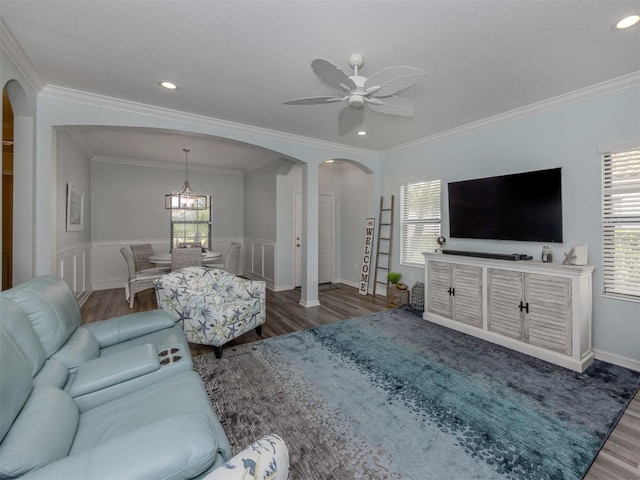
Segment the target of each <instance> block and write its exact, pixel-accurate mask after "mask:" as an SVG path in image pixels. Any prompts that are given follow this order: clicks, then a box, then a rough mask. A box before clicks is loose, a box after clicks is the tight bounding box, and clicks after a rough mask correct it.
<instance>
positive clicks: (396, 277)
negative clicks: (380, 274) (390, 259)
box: [387, 272, 407, 290]
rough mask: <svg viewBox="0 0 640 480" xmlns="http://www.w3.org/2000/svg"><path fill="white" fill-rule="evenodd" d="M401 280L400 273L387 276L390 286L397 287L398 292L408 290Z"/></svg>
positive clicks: (390, 273) (391, 273)
mask: <svg viewBox="0 0 640 480" xmlns="http://www.w3.org/2000/svg"><path fill="white" fill-rule="evenodd" d="M400 278H402V274H401V273H398V272H389V274H388V275H387V280H389V283H390V284H392V285H395V286H396V288H397V289H398V290H406V289H407V286H406V285H405V284H404V283H402V282H401V281H400Z"/></svg>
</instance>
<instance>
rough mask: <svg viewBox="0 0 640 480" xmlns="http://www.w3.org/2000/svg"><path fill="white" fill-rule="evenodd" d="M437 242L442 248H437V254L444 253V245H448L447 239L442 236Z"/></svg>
mask: <svg viewBox="0 0 640 480" xmlns="http://www.w3.org/2000/svg"><path fill="white" fill-rule="evenodd" d="M436 242H438V245H440V248H436V253H442V248H443V247H444V244H445V243H447V239H446V238H444V237H443V236H442V235H440V236H439V237H438V238H437V239H436Z"/></svg>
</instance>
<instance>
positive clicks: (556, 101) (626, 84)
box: [380, 71, 640, 155]
mask: <svg viewBox="0 0 640 480" xmlns="http://www.w3.org/2000/svg"><path fill="white" fill-rule="evenodd" d="M637 86H640V71H637V72H633V73H629V74H627V75H623V76H622V77H618V78H614V79H612V80H607V81H605V82H602V83H597V84H595V85H592V86H590V87H585V88H581V89H579V90H575V91H573V92H570V93H566V94H563V95H559V96H557V97H553V98H549V99H547V100H543V101H540V102H537V103H533V104H531V105H527V106H525V107H521V108H516V109H514V110H510V111H508V112H504V113H500V114H498V115H495V116H493V117H488V118H485V119H482V120H478V121H477V122H472V123H468V124H466V125H462V126H460V127H456V128H452V129H451V130H447V131H445V132H441V133H436V134H434V135H430V136H428V137H424V138H421V139H419V140H416V141H413V142H408V143H405V144H403V145H400V146H397V147H393V148H389V149H386V150H383V151H382V152H380V153H381V155H390V154H396V153H400V152H404V151H409V150H414V149H416V148H420V147H422V146H425V145H428V144H430V143H435V142H440V141H442V140H445V139H447V138H451V137H456V136H458V135H461V134H463V133H469V132H472V131H475V130H480V129H483V128H489V127H494V126H497V125H500V124H503V123H507V122H511V121H513V120H517V119H520V118H524V117H529V116H531V115H536V114H539V113H542V112H546V111H549V110H554V109H556V108H560V107H564V106H566V105H571V104H573V103H578V102H581V101H583V100H587V99H590V98H594V97H598V96H601V95H607V94H609V93H613V92H616V91H618V90H624V89H626V88H631V87H637Z"/></svg>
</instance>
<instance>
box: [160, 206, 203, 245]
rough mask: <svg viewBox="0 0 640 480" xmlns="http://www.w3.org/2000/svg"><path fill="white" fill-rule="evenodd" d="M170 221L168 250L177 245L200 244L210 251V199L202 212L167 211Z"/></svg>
mask: <svg viewBox="0 0 640 480" xmlns="http://www.w3.org/2000/svg"><path fill="white" fill-rule="evenodd" d="M169 212H170V213H169V215H170V216H171V217H170V221H171V244H170V248H171V249H172V250H173V247H175V246H177V245H178V244H179V243H200V244H201V245H202V246H203V247H204V248H208V249H211V197H209V198H208V199H207V208H206V209H203V210H181V209H172V210H169Z"/></svg>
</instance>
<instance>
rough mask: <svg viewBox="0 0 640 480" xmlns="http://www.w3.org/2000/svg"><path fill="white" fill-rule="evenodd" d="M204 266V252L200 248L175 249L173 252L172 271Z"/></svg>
mask: <svg viewBox="0 0 640 480" xmlns="http://www.w3.org/2000/svg"><path fill="white" fill-rule="evenodd" d="M201 265H202V250H200V249H199V248H174V249H173V250H172V252H171V271H172V272H173V271H175V270H180V269H181V268H185V267H199V266H201Z"/></svg>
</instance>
